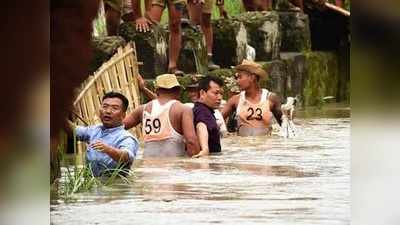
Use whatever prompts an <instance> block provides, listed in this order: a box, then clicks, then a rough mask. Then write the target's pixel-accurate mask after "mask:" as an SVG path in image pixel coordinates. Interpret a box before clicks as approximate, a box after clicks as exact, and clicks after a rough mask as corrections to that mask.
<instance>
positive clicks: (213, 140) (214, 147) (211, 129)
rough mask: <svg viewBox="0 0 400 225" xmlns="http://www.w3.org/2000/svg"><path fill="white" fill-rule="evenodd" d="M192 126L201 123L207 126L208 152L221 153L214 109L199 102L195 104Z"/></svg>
mask: <svg viewBox="0 0 400 225" xmlns="http://www.w3.org/2000/svg"><path fill="white" fill-rule="evenodd" d="M193 117H194V125H195V126H196V125H197V124H198V123H200V122H202V123H204V124H205V125H206V126H207V131H208V149H209V150H210V152H221V140H220V134H219V127H218V125H217V120H216V118H215V116H214V109H212V108H210V107H208V106H207V105H206V104H203V103H201V102H195V103H194V107H193Z"/></svg>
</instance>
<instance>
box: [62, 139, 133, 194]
mask: <svg viewBox="0 0 400 225" xmlns="http://www.w3.org/2000/svg"><path fill="white" fill-rule="evenodd" d="M74 136H75V135H74ZM75 146H76V138H74V148H75ZM57 150H58V152H59V159H60V162H61V165H64V167H62V168H61V169H62V171H61V179H60V180H59V185H58V193H59V196H60V197H61V199H64V200H67V201H68V200H73V199H74V194H76V193H82V192H88V191H91V190H93V189H95V188H100V187H102V186H110V185H112V184H114V183H115V182H116V181H122V182H123V183H126V184H130V183H131V181H130V180H129V179H128V178H127V177H125V176H123V175H122V173H125V174H126V172H127V171H126V170H124V169H122V168H123V164H119V165H118V166H117V168H115V169H107V170H106V171H105V172H106V174H107V175H104V176H101V177H95V176H94V175H93V173H92V170H91V168H90V166H89V165H88V164H84V165H79V164H78V163H77V162H76V161H75V163H74V165H72V166H70V165H68V162H67V160H66V154H65V146H64V144H60V145H59V146H58V149H57ZM74 152H76V149H74ZM75 157H76V156H75Z"/></svg>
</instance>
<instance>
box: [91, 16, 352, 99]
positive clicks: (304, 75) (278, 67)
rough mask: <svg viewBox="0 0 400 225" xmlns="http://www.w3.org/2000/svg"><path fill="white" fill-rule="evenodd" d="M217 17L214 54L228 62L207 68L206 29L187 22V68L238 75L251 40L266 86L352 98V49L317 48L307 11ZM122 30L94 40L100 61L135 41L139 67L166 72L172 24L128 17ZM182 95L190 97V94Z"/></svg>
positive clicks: (183, 57) (307, 95)
mask: <svg viewBox="0 0 400 225" xmlns="http://www.w3.org/2000/svg"><path fill="white" fill-rule="evenodd" d="M212 23H213V24H212V25H213V28H214V48H213V54H214V57H213V58H214V61H215V62H216V63H217V64H219V65H220V66H221V67H222V68H221V69H219V70H215V71H212V72H207V67H206V66H207V52H206V46H205V41H204V38H203V34H202V32H201V31H200V30H199V28H196V27H191V26H185V27H183V29H182V31H183V32H182V33H183V34H182V35H183V37H182V50H181V53H180V58H179V63H178V65H179V68H180V69H182V70H183V71H184V72H185V73H200V74H206V73H209V74H212V75H216V76H219V77H222V78H224V79H225V78H226V77H233V75H234V70H233V69H232V67H233V66H235V65H237V64H239V63H240V62H241V61H242V60H243V59H245V58H246V48H247V45H248V44H249V45H251V46H252V47H254V48H255V50H256V62H258V63H260V64H261V65H262V67H263V68H264V69H265V70H266V71H267V72H268V73H269V77H268V79H267V80H265V81H262V82H261V85H262V87H265V88H268V89H269V90H271V91H273V92H276V93H277V94H278V95H280V96H281V97H282V98H286V97H288V96H297V97H298V98H299V100H300V102H301V103H302V104H303V105H304V106H308V105H314V106H315V105H321V104H322V103H323V102H324V97H326V96H333V97H335V98H336V99H337V100H340V101H342V100H348V99H349V88H350V81H349V80H350V79H349V73H348V72H346V71H348V67H349V64H348V62H347V61H348V60H347V61H346V57H343V56H346V55H348V54H346V53H348V52H347V51H324V52H321V51H318V52H313V51H311V39H310V28H309V22H308V16H307V15H305V14H302V13H299V12H296V11H272V12H247V13H243V14H241V15H238V16H237V17H234V18H230V19H220V20H215V21H213V22H212ZM120 35H121V36H122V37H106V38H104V39H103V40H94V41H93V42H94V43H95V46H97V47H96V49H97V50H96V51H97V52H96V51H95V55H96V60H95V62H96V64H94V65H95V66H98V65H99V64H100V61H102V60H106V59H107V57H110V56H111V55H112V52H113V51H115V49H116V48H117V47H118V46H120V45H122V44H124V43H125V42H128V41H135V42H136V48H137V54H138V59H139V61H142V62H143V63H144V65H143V66H141V67H139V68H140V73H141V74H142V75H143V76H144V78H146V79H154V78H155V77H156V76H157V75H159V74H162V73H165V72H166V70H167V65H168V59H167V58H168V57H167V56H168V38H169V37H168V36H169V34H168V27H167V26H154V29H153V30H152V31H151V32H147V33H138V32H136V31H135V28H134V25H133V24H128V23H124V24H122V25H121V28H120ZM110 39H111V40H113V41H111V40H110ZM104 43H108V44H107V45H105V44H104ZM110 43H111V44H110ZM98 49H101V51H99V50H98ZM338 55H340V60H338ZM342 58H343V59H342ZM347 59H348V58H347ZM346 62H347V63H346ZM339 68H340V69H339ZM180 81H181V82H182V84H188V83H190V82H191V81H190V78H189V77H183V78H180ZM226 91H227V90H226ZM182 97H183V99H184V100H185V99H186V96H185V95H184V94H183V96H182Z"/></svg>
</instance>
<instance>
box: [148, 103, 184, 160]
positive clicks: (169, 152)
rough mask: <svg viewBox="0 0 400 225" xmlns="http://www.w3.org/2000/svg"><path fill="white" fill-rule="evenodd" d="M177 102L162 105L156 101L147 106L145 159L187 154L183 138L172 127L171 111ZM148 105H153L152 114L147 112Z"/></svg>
mask: <svg viewBox="0 0 400 225" xmlns="http://www.w3.org/2000/svg"><path fill="white" fill-rule="evenodd" d="M176 102H177V101H176V100H171V101H169V102H167V103H165V104H163V105H160V103H159V101H158V100H157V99H155V100H153V101H151V102H149V103H147V104H146V106H145V108H144V110H143V121H142V127H143V128H142V131H143V138H144V152H143V157H144V158H150V157H177V156H184V155H185V154H186V152H185V143H184V139H183V136H182V135H181V134H179V133H178V132H177V131H176V130H175V129H174V128H173V127H172V125H171V122H170V119H169V110H170V108H171V106H172V105H173V104H174V103H176ZM148 104H152V105H151V106H152V107H151V108H152V109H151V112H148V111H146V108H147V107H148Z"/></svg>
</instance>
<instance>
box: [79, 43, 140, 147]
mask: <svg viewBox="0 0 400 225" xmlns="http://www.w3.org/2000/svg"><path fill="white" fill-rule="evenodd" d="M140 64H141V63H138V62H137V56H136V48H135V44H134V43H132V42H130V43H128V44H127V45H126V46H125V47H124V48H122V47H120V48H118V50H117V53H116V54H114V55H113V56H112V57H111V59H110V60H108V61H107V62H105V63H103V65H102V66H101V67H100V68H99V69H98V70H97V71H96V72H95V73H94V74H93V75H90V76H89V77H88V79H86V80H85V81H84V82H83V83H82V85H81V88H80V89H79V94H78V95H77V97H76V99H75V101H74V103H73V106H74V112H73V114H74V115H75V117H76V120H75V123H76V124H77V125H85V126H87V125H94V124H99V123H101V120H100V118H99V115H98V112H99V108H100V107H101V100H102V97H103V96H104V94H105V93H107V92H109V91H117V92H120V93H122V94H123V95H125V96H126V98H127V99H128V100H129V107H128V110H127V114H128V113H129V112H131V111H132V110H133V109H135V108H137V107H138V106H139V105H140V94H139V88H138V87H139V86H138V81H137V76H138V74H139V72H138V65H140ZM129 131H130V132H131V133H132V134H133V135H135V136H136V137H137V138H138V139H142V133H141V125H138V126H137V127H134V128H132V129H130V130H129ZM78 151H79V152H81V151H82V145H78Z"/></svg>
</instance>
